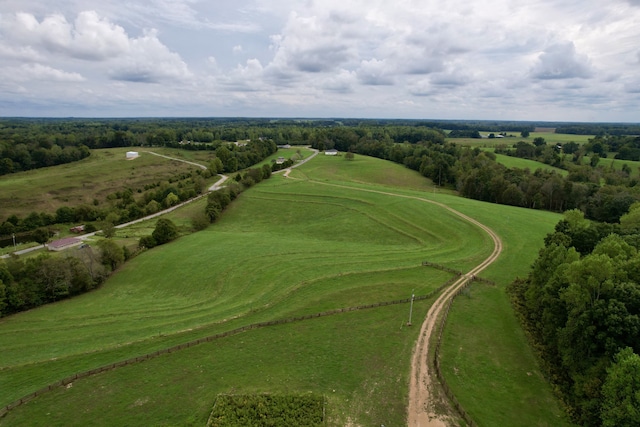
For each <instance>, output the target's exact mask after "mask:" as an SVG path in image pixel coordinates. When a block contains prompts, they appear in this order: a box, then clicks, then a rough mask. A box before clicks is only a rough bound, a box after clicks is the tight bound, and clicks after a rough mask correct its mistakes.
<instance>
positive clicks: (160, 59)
mask: <svg viewBox="0 0 640 427" xmlns="http://www.w3.org/2000/svg"><path fill="white" fill-rule="evenodd" d="M639 70H640V0H608V1H603V0H446V1H444V0H440V1H432V0H419V1H418V0H394V1H382V0H318V1H315V0H298V1H294V0H224V1H222V0H208V1H205V0H128V1H114V0H56V1H50V0H47V1H45V0H1V1H0V116H11V117H13V116H37V117H69V116H74V117H148V116H151V117H158V116H161V117H167V116H170V117H181V116H186V117H238V116H240V117H351V118H408V119H414V118H415V119H463V120H464V119H467V120H468V119H487V120H531V121H542V120H544V121H581V122H594V121H595V122H634V123H638V122H640V72H639Z"/></svg>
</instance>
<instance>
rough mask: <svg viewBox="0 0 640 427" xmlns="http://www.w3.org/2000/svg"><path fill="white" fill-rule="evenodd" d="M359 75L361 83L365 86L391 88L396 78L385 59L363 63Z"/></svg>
mask: <svg viewBox="0 0 640 427" xmlns="http://www.w3.org/2000/svg"><path fill="white" fill-rule="evenodd" d="M357 74H358V78H359V79H360V81H361V82H362V83H364V84H365V85H371V86H391V85H393V83H394V78H393V76H392V75H391V73H390V72H389V71H388V66H387V64H386V61H385V60H384V59H383V60H378V59H375V58H373V59H371V60H368V61H362V63H361V64H360V68H359V69H358V71H357Z"/></svg>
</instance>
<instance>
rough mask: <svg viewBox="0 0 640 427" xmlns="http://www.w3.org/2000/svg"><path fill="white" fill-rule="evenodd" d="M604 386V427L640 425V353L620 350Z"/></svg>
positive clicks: (629, 349) (626, 349) (627, 349)
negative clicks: (639, 354)
mask: <svg viewBox="0 0 640 427" xmlns="http://www.w3.org/2000/svg"><path fill="white" fill-rule="evenodd" d="M607 373H608V375H607V379H606V380H605V383H604V386H603V387H602V396H603V398H604V401H603V403H602V426H603V427H622V426H640V356H638V355H637V354H635V353H634V352H633V350H632V349H631V348H629V347H627V348H625V349H623V350H621V351H620V352H619V353H618V354H617V355H616V357H615V363H614V364H613V365H611V367H610V368H609V369H608V370H607Z"/></svg>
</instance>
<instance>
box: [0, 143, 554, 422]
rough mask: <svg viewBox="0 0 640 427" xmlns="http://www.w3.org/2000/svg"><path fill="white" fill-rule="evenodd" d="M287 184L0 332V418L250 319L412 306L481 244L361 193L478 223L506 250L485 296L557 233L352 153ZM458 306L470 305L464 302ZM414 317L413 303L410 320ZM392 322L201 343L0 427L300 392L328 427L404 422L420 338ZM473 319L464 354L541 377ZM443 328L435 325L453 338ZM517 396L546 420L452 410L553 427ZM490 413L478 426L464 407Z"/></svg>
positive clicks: (399, 320) (318, 325)
mask: <svg viewBox="0 0 640 427" xmlns="http://www.w3.org/2000/svg"><path fill="white" fill-rule="evenodd" d="M346 168H348V169H347V170H348V171H345V169H346ZM376 171H377V173H376ZM290 176H291V177H290V178H284V177H282V176H281V175H277V176H274V177H272V178H271V179H270V180H268V181H265V182H264V183H261V184H260V185H259V186H257V187H254V188H252V189H251V190H249V191H247V192H245V193H244V194H243V195H242V196H241V197H240V198H239V200H237V202H234V204H232V205H231V207H230V208H229V211H228V212H226V213H225V215H223V217H222V218H221V220H220V221H219V222H218V223H217V224H215V225H213V226H212V227H210V228H208V229H207V230H205V231H202V232H199V233H196V234H193V235H190V236H186V237H182V238H180V239H179V240H177V241H176V242H174V243H171V244H169V245H166V246H163V247H159V248H156V249H154V250H152V251H149V252H146V253H144V254H142V255H141V256H139V257H138V258H136V259H134V260H133V261H132V262H130V263H129V264H127V265H126V266H125V267H124V268H123V269H122V270H121V271H120V272H119V273H118V274H117V275H115V276H114V277H113V278H111V279H110V280H109V281H108V282H107V283H106V284H105V285H104V286H103V287H102V288H101V289H99V290H97V291H95V292H92V293H91V294H87V295H83V296H81V297H78V298H75V299H73V300H69V301H64V302H61V303H57V304H53V305H50V306H47V307H42V308H40V309H37V310H33V311H31V312H27V313H22V314H19V315H16V316H12V317H10V318H6V319H2V320H0V343H1V344H2V347H3V349H5V351H4V352H2V353H0V373H1V375H0V404H6V403H8V402H9V401H11V400H13V399H15V398H16V397H19V396H21V395H24V394H26V393H28V392H29V391H33V390H35V389H38V388H40V387H42V386H43V385H46V384H47V383H49V382H53V381H55V380H58V379H60V378H62V377H65V376H67V375H69V374H71V373H73V372H77V371H82V370H86V369H90V368H92V367H96V366H100V365H104V364H107V363H111V362H114V361H118V360H122V359H125V358H128V357H131V356H135V355H139V354H144V353H146V352H150V351H154V350H156V349H160V348H164V347H167V346H169V345H173V344H177V343H180V342H185V341H188V340H190V339H194V338H197V337H202V336H206V335H211V334H214V333H217V332H222V331H225V330H231V329H233V328H236V327H239V326H243V325H246V324H249V323H254V322H258V321H265V320H271V319H277V318H283V317H290V316H294V315H302V314H310V313H315V312H319V311H323V310H328V309H331V308H338V307H345V306H352V305H360V304H366V303H372V302H377V301H384V300H392V299H398V298H406V297H408V296H409V295H410V294H411V292H412V291H415V293H416V294H424V293H428V292H429V291H430V290H432V289H434V288H436V287H437V286H439V285H440V284H441V283H443V282H444V281H446V280H447V279H448V278H449V275H447V274H446V273H443V272H441V271H438V270H434V269H429V268H425V267H421V266H420V262H421V261H423V260H426V259H428V260H430V261H434V262H437V263H441V264H446V265H447V266H450V267H452V268H457V269H466V268H468V267H470V266H471V265H474V264H476V263H478V262H479V260H481V259H484V258H485V257H486V256H487V255H488V253H489V252H490V251H491V247H490V245H489V239H488V237H487V236H485V235H483V234H482V233H481V232H480V231H479V230H477V229H475V228H473V227H471V226H470V225H469V224H466V223H465V222H463V221H461V220H459V219H458V218H457V217H455V216H453V215H452V214H450V213H448V212H447V211H445V210H443V209H442V208H438V207H436V206H432V205H429V204H427V203H424V202H420V201H417V200H410V199H406V198H400V197H394V196H389V195H384V194H378V193H371V192H369V191H363V190H377V191H386V192H393V193H395V194H398V195H406V196H420V197H427V198H433V199H435V200H438V201H440V202H443V203H446V204H448V205H451V206H452V207H454V208H455V209H458V210H460V211H462V212H464V213H466V214H468V215H471V216H473V217H475V218H477V219H479V220H480V221H483V222H486V223H487V225H489V226H491V227H493V228H494V229H495V230H496V231H498V232H499V234H500V235H501V236H502V238H503V241H504V243H505V253H504V255H503V257H501V258H500V260H499V261H498V264H497V265H496V267H495V268H492V269H491V270H490V271H488V272H487V273H486V276H487V277H489V278H491V279H493V280H496V281H498V282H499V283H501V284H502V283H506V282H508V281H510V280H511V279H512V277H513V276H514V274H522V272H523V271H525V270H526V268H527V267H528V265H529V264H530V263H531V261H532V260H533V257H534V256H535V252H536V251H537V248H538V247H539V246H540V242H541V240H540V236H542V235H543V234H544V233H546V232H547V231H548V230H549V229H551V228H552V227H553V224H555V222H556V221H557V219H558V216H557V215H553V214H548V213H544V212H535V211H527V210H523V209H517V208H511V207H505V206H500V205H494V204H488V203H479V202H476V201H473V200H467V199H461V198H458V197H454V196H452V195H450V194H445V193H442V192H439V190H438V192H436V193H434V192H433V191H432V190H433V188H432V187H430V186H429V183H428V181H426V180H425V179H424V178H422V177H420V176H419V175H418V174H417V173H415V172H412V171H409V170H407V169H405V168H403V167H402V166H398V165H393V164H391V163H389V162H383V161H380V160H377V159H370V158H366V157H362V156H356V159H355V160H354V161H353V162H349V161H345V160H344V159H341V158H326V157H324V156H318V157H317V158H316V159H314V160H313V161H312V162H310V163H309V164H307V165H304V166H303V167H301V168H299V169H295V170H294V171H293V172H292V173H291V175H290ZM344 186H351V187H353V188H352V189H349V188H344ZM394 186H398V187H394ZM530 215H531V216H530ZM484 275H485V274H483V276H484ZM482 286H484V285H482ZM499 290H500V291H501V289H499ZM474 295H475V291H472V298H471V299H470V301H471V302H472V303H476V302H479V299H476V298H475V297H473V296H474ZM489 300H490V301H491V302H493V303H494V304H495V306H494V307H495V309H499V310H501V311H500V313H502V314H501V315H500V319H501V322H502V323H503V324H504V325H505V328H508V329H510V330H517V329H518V327H519V326H518V325H517V323H516V321H515V318H514V317H513V314H512V313H511V312H510V308H509V306H508V302H507V301H506V298H504V295H503V298H493V297H490V298H489ZM429 305H430V302H429V301H420V302H417V303H416V304H415V305H414V323H416V321H415V319H420V318H423V317H424V315H425V314H426V311H427V310H428V308H429ZM407 311H408V307H407V306H406V305H397V306H388V307H383V308H378V309H373V310H365V311H357V312H351V313H348V314H343V315H335V316H330V317H324V318H319V319H314V320H310V321H305V322H299V323H293V324H286V325H282V326H277V327H272V328H265V329H259V330H254V331H251V332H246V333H243V334H240V335H237V336H233V337H229V338H225V339H222V340H218V341H215V342H212V343H208V344H202V345H199V346H196V347H192V348H190V349H187V350H183V351H180V352H177V353H173V354H169V355H164V356H161V357H159V358H156V359H152V360H150V361H148V362H144V363H141V364H138V365H133V366H128V367H124V368H119V369H116V370H114V371H111V372H108V373H104V374H100V375H97V376H94V377H90V378H87V379H83V380H80V381H77V382H74V383H73V386H72V387H71V388H66V389H65V388H60V389H56V390H55V391H53V392H51V393H48V394H45V395H43V396H41V397H39V398H38V399H36V400H35V401H33V402H30V403H29V404H27V405H25V406H23V407H19V408H17V409H15V410H14V411H12V412H10V413H9V414H8V415H7V417H5V418H4V419H1V420H0V425H11V426H13V425H34V423H35V424H46V425H65V426H67V425H87V424H91V425H114V424H118V425H149V424H153V425H204V423H205V422H206V419H207V417H208V414H209V412H210V410H211V404H212V403H213V401H214V400H215V397H216V396H217V395H218V394H220V393H247V394H248V393H260V392H269V393H283V394H291V393H299V392H307V391H312V392H314V393H319V394H322V395H325V396H326V397H327V400H328V417H329V425H346V424H348V423H351V422H352V423H354V425H380V424H385V425H403V424H404V423H405V420H404V416H405V410H406V393H407V390H408V373H409V360H410V353H411V350H412V347H413V344H414V342H415V340H416V338H417V334H418V328H407V327H403V323H404V322H405V321H406V319H407V314H408V313H407ZM489 314H492V313H490V312H487V311H486V310H480V309H477V308H472V314H468V315H470V316H475V317H477V319H478V324H479V326H478V328H479V329H478V331H474V332H473V333H474V334H477V335H480V336H482V337H483V339H484V341H477V342H476V341H474V344H475V343H477V347H476V346H475V345H474V348H473V349H471V350H470V352H473V353H474V354H484V353H486V352H487V351H492V350H491V349H493V348H494V347H495V346H496V345H497V344H496V341H500V342H501V343H500V345H501V346H504V348H505V349H506V350H505V353H506V354H508V355H512V354H514V353H513V352H514V351H515V352H516V353H515V354H523V355H524V356H525V357H524V358H523V360H524V362H523V361H517V363H516V361H515V360H513V359H512V358H511V357H501V358H497V357H496V356H495V355H492V357H490V358H488V359H486V360H485V359H482V360H481V363H486V364H489V365H495V364H498V366H500V367H501V368H504V369H507V370H510V369H512V368H511V367H512V366H513V365H516V366H523V364H524V365H526V366H524V368H523V369H526V370H527V372H533V375H532V376H533V377H535V378H538V380H539V374H538V373H537V370H536V367H535V364H533V363H532V358H531V355H530V353H529V351H528V349H527V347H526V346H523V342H522V341H521V340H520V341H518V340H517V339H511V338H508V339H506V340H497V338H498V337H496V336H495V335H496V334H495V331H494V330H492V329H489V330H485V329H483V328H482V325H484V322H483V318H484V317H486V316H488V315H489ZM452 319H453V320H452V322H451V324H450V326H451V329H452V330H454V331H457V330H460V331H462V332H461V333H466V331H464V328H462V327H461V325H459V323H458V322H456V321H455V315H454V314H453V313H452ZM479 331H482V332H479ZM462 336H463V338H462V339H463V340H466V339H468V338H467V337H465V336H464V335H462ZM454 342H455V341H454ZM445 343H448V339H445ZM454 345H455V344H454ZM465 345H466V344H465ZM443 351H446V349H443ZM518 352H519V353H518ZM527 355H528V356H527ZM487 360H488V361H487ZM472 362H474V363H477V361H475V359H472ZM469 372H470V373H471V374H470V375H472V376H473V375H474V373H476V372H478V373H479V374H482V375H479V378H478V379H477V380H476V381H477V383H478V384H481V381H482V380H484V377H483V375H485V371H483V370H481V369H477V367H474V366H473V365H472V366H471V367H470V370H469ZM527 378H529V377H527ZM508 381H515V382H516V383H517V384H520V383H521V379H520V378H519V377H517V378H516V377H509V378H505V382H508ZM452 386H453V385H452ZM527 386H530V387H531V390H530V392H531V393H532V394H537V395H540V399H548V401H549V402H551V403H550V404H549V407H543V408H539V407H537V406H536V407H534V408H529V407H528V406H527V405H526V404H524V405H523V402H516V403H517V404H518V405H519V406H513V401H502V400H500V399H499V397H500V396H501V395H500V394H499V393H497V392H496V391H497V389H494V388H486V387H485V388H483V389H482V390H480V391H479V392H478V393H477V394H474V395H473V396H471V398H469V397H468V396H463V397H462V398H461V400H462V402H463V405H465V408H467V410H469V411H470V412H472V414H474V416H476V415H477V417H478V419H477V420H478V422H479V423H480V424H484V425H493V424H492V423H491V422H490V421H489V420H491V419H492V418H487V417H490V416H492V415H491V414H494V413H495V412H497V413H504V412H510V413H512V415H513V413H514V412H522V413H525V412H526V414H524V415H523V417H524V418H523V419H531V417H537V419H538V420H545V419H550V420H555V419H556V418H557V416H556V414H557V407H556V406H555V405H554V404H553V401H552V400H551V399H550V398H549V390H548V387H546V385H545V384H544V383H543V382H542V381H540V380H539V381H537V382H533V383H527ZM518 387H520V386H518ZM516 389H518V388H517V387H516ZM488 402H490V403H491V406H490V407H488V408H487V410H486V411H485V412H478V411H476V410H475V409H474V407H473V406H474V405H486V404H488ZM554 408H555V409H554ZM487 412H490V414H489V415H487ZM485 420H487V421H485ZM101 423H102V424H101ZM511 425H524V424H522V423H515V424H514V423H511ZM532 425H545V424H544V423H542V424H532Z"/></svg>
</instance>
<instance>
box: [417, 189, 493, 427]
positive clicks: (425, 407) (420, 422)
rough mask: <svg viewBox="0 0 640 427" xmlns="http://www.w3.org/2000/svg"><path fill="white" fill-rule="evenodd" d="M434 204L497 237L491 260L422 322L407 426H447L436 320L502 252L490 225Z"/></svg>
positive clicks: (450, 290)
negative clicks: (435, 356) (433, 354)
mask: <svg viewBox="0 0 640 427" xmlns="http://www.w3.org/2000/svg"><path fill="white" fill-rule="evenodd" d="M423 200H424V199H423ZM430 203H435V204H437V205H439V206H442V207H444V208H445V209H447V210H449V211H450V212H452V213H454V214H456V215H458V216H459V217H461V218H463V219H465V220H466V221H469V222H470V223H472V224H474V225H476V226H478V227H480V228H481V229H483V230H484V231H485V232H486V233H487V234H488V235H489V236H490V237H491V239H492V240H493V243H494V248H493V252H492V253H491V255H489V257H488V258H487V259H485V260H484V261H483V262H482V263H480V264H479V265H478V266H476V267H475V268H473V269H472V270H471V271H469V272H468V273H467V274H465V275H464V276H462V277H460V279H459V280H457V281H456V282H455V283H454V284H452V285H451V286H450V287H448V288H447V289H445V290H444V291H443V292H442V294H441V295H440V296H439V297H438V299H437V300H436V301H435V302H434V303H433V305H432V306H431V308H430V309H429V312H428V313H427V316H426V317H425V319H424V322H423V323H422V327H421V329H420V335H419V337H418V341H417V343H416V347H415V348H414V351H413V356H412V359H411V377H410V385H409V408H408V414H407V415H408V416H407V425H409V426H416V427H436V426H447V422H446V419H445V417H443V416H439V415H438V414H436V412H435V406H436V404H437V403H439V400H438V397H436V396H434V393H433V386H434V385H435V384H433V381H437V380H436V379H435V375H434V372H432V370H433V366H432V365H431V364H430V363H429V351H430V345H431V344H432V343H431V341H432V339H431V338H432V334H433V333H434V331H435V326H436V322H437V320H438V318H439V317H440V314H441V313H442V310H443V309H444V308H445V307H446V305H447V303H448V302H449V300H450V299H451V298H453V296H454V295H455V293H456V292H457V291H458V289H460V288H461V287H462V286H463V285H464V284H465V283H466V282H467V281H468V280H471V279H472V278H473V276H475V275H476V274H478V273H480V272H481V271H482V270H484V269H485V268H487V267H488V266H489V265H491V263H493V262H494V261H495V260H496V259H497V258H498V256H499V255H500V253H501V252H502V241H501V240H500V238H499V237H498V235H497V234H496V233H494V232H493V230H491V229H490V228H489V227H487V226H486V225H484V224H482V223H480V222H478V221H476V220H475V219H473V218H471V217H469V216H467V215H465V214H463V213H461V212H458V211H456V210H455V209H452V208H450V207H448V206H446V205H443V204H441V203H437V202H430Z"/></svg>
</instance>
